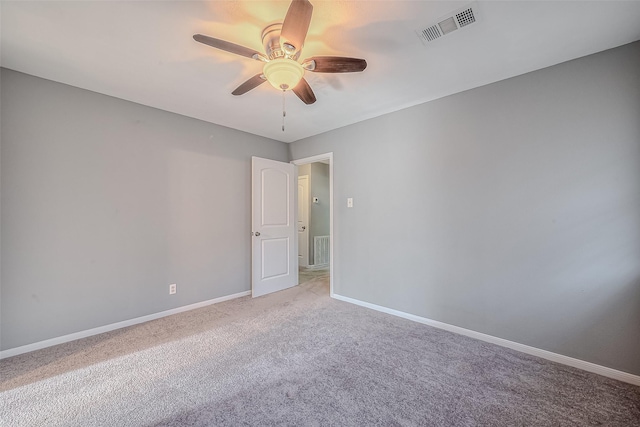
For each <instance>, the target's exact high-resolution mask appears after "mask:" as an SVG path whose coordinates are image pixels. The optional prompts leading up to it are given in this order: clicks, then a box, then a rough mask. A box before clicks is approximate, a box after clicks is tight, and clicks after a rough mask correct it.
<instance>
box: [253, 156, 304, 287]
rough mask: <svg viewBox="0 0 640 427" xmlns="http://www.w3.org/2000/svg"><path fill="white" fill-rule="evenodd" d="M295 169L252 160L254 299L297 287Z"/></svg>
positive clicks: (258, 159) (290, 165)
mask: <svg viewBox="0 0 640 427" xmlns="http://www.w3.org/2000/svg"><path fill="white" fill-rule="evenodd" d="M295 168H296V167H295V166H294V165H292V164H290V163H283V162H276V161H274V160H267V159H261V158H260V157H252V158H251V171H252V173H251V179H252V198H251V211H252V214H251V224H252V232H251V234H252V237H251V239H252V255H253V256H252V270H251V272H252V274H251V294H252V295H253V296H254V297H257V296H260V295H264V294H268V293H271V292H276V291H279V290H282V289H286V288H290V287H292V286H295V285H297V284H298V268H297V255H298V251H297V247H296V246H297V243H298V242H297V232H296V219H295V213H296V212H295V208H296V204H295V193H294V191H295V179H296V169H295Z"/></svg>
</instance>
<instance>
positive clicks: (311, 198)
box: [291, 153, 333, 296]
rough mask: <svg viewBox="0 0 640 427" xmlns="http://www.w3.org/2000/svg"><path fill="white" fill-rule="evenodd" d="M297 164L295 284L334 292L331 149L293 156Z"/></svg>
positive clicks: (330, 292) (294, 162)
mask: <svg viewBox="0 0 640 427" xmlns="http://www.w3.org/2000/svg"><path fill="white" fill-rule="evenodd" d="M291 163H293V164H294V165H296V166H297V167H298V193H297V196H298V211H297V212H298V215H297V231H298V284H304V283H308V284H309V285H314V284H315V285H318V286H322V284H323V283H326V282H327V281H328V283H329V294H330V295H331V296H333V153H327V154H320V155H317V156H312V157H306V158H303V159H298V160H293V161H292V162H291Z"/></svg>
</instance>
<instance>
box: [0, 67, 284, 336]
mask: <svg viewBox="0 0 640 427" xmlns="http://www.w3.org/2000/svg"><path fill="white" fill-rule="evenodd" d="M0 79H1V80H0V84H1V87H2V100H1V107H0V108H1V110H0V114H1V118H2V128H1V134H0V136H1V153H2V154H1V162H2V166H1V168H0V171H1V181H0V182H1V185H2V188H1V194H2V206H1V221H2V223H1V228H2V242H1V256H2V273H1V274H2V276H1V280H2V284H1V286H2V287H1V296H2V298H1V299H2V305H1V315H2V318H1V323H2V330H1V341H2V342H1V348H2V349H8V348H13V347H17V346H21V345H25V344H29V343H33V342H37V341H41V340H45V339H48V338H53V337H57V336H61V335H65V334H69V333H73V332H77V331H82V330H86V329H89V328H94V327H98V326H102V325H107V324H110V323H113V322H118V321H122V320H126V319H131V318H135V317H138V316H143V315H147V314H151V313H156V312H160V311H163V310H167V309H171V308H175V307H179V306H183V305H186V304H191V303H195V302H199V301H205V300H208V299H211V298H216V297H221V296H225V295H230V294H234V293H237V292H242V291H247V290H249V289H250V259H251V255H250V254H251V252H250V237H249V235H250V234H249V233H250V225H251V221H250V174H251V167H250V158H251V156H252V155H256V156H260V157H266V158H271V159H274V160H281V161H287V160H288V153H287V147H286V144H284V143H280V142H276V141H272V140H268V139H265V138H261V137H257V136H253V135H249V134H246V133H242V132H238V131H235V130H232V129H228V128H224V127H220V126H216V125H213V124H209V123H205V122H201V121H198V120H194V119H190V118H187V117H183V116H179V115H175V114H171V113H167V112H164V111H160V110H156V109H152V108H149V107H145V106H142V105H138V104H134V103H130V102H126V101H123V100H119V99H116V98H111V97H107V96H104V95H99V94H96V93H93V92H89V91H85V90H81V89H77V88H73V87H70V86H66V85H62V84H58V83H54V82H51V81H47V80H42V79H39V78H36V77H31V76H28V75H25V74H20V73H16V72H14V71H10V70H6V69H3V70H2V74H1V77H0ZM170 283H177V285H178V293H177V294H176V295H172V296H170V295H169V292H168V287H169V284H170Z"/></svg>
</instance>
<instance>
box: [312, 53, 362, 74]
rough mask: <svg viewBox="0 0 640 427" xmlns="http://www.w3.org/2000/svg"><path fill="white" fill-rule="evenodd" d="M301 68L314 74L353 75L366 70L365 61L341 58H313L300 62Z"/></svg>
mask: <svg viewBox="0 0 640 427" xmlns="http://www.w3.org/2000/svg"><path fill="white" fill-rule="evenodd" d="M302 66H303V67H305V69H307V70H309V71H313V72H315V73H355V72H358V71H364V69H365V68H367V61H365V60H364V59H358V58H346V57H342V56H313V57H311V58H307V59H305V60H304V61H303V62H302Z"/></svg>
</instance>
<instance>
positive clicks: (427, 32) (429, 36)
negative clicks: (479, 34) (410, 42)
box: [416, 3, 477, 42]
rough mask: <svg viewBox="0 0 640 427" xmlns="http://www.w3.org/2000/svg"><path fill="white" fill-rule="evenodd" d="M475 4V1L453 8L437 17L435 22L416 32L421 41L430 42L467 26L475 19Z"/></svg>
mask: <svg viewBox="0 0 640 427" xmlns="http://www.w3.org/2000/svg"><path fill="white" fill-rule="evenodd" d="M476 9H477V6H476V5H475V3H472V4H471V5H467V6H465V7H463V8H461V9H458V10H455V11H453V12H451V13H449V14H448V15H445V16H443V17H441V18H440V19H438V20H437V21H436V22H437V24H433V25H431V26H429V27H427V28H425V29H423V30H417V31H416V33H417V34H418V37H420V40H422V41H423V42H432V41H434V40H436V39H439V38H440V37H442V36H444V35H447V34H449V33H452V32H454V31H456V30H459V29H461V28H464V27H467V26H469V25H471V24H473V23H474V22H476V21H477V14H476Z"/></svg>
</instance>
